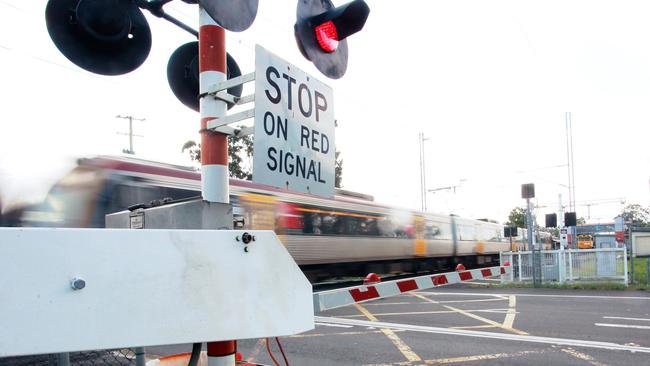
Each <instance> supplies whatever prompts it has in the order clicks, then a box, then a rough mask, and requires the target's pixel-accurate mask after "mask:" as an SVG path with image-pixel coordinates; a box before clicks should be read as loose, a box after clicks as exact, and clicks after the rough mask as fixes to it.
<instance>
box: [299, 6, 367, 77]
mask: <svg viewBox="0 0 650 366" xmlns="http://www.w3.org/2000/svg"><path fill="white" fill-rule="evenodd" d="M369 13H370V8H369V7H368V5H367V4H366V3H365V1H363V0H354V1H352V2H349V3H347V4H345V5H342V6H339V7H334V5H333V4H332V2H331V0H299V1H298V7H297V10H296V17H297V20H296V24H295V26H294V34H295V36H296V42H297V43H298V49H300V52H301V53H302V55H303V56H305V58H306V59H308V60H310V61H311V62H313V63H314V65H315V66H316V68H317V69H318V70H319V71H320V72H322V73H323V74H325V76H327V77H329V78H332V79H338V78H340V77H342V76H343V75H344V74H345V71H346V69H347V65H348V45H347V41H346V38H347V37H348V36H350V35H352V34H354V33H356V32H358V31H360V30H361V29H362V28H363V26H364V25H365V23H366V19H368V14H369Z"/></svg>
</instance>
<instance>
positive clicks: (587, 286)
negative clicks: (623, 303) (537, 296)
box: [481, 282, 650, 292]
mask: <svg viewBox="0 0 650 366" xmlns="http://www.w3.org/2000/svg"><path fill="white" fill-rule="evenodd" d="M481 287H486V286H481ZM487 287H491V288H534V287H535V286H533V283H532V282H512V283H503V284H502V283H495V284H489V285H488V286H487ZM540 288H552V289H565V290H604V291H606V290H615V291H623V290H626V291H629V290H638V291H649V292H650V286H648V285H647V284H635V285H629V286H627V287H626V286H625V285H624V284H622V283H612V282H565V283H543V284H542V285H541V286H540Z"/></svg>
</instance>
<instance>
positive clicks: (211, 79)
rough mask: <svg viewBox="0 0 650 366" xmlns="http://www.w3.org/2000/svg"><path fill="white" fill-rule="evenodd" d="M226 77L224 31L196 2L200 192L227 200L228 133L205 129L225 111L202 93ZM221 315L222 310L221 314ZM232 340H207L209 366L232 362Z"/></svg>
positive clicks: (211, 198) (223, 105)
mask: <svg viewBox="0 0 650 366" xmlns="http://www.w3.org/2000/svg"><path fill="white" fill-rule="evenodd" d="M226 79H227V77H226V31H225V30H224V29H223V28H221V27H220V26H218V25H217V23H216V22H215V21H214V19H212V17H211V16H210V15H209V14H208V12H207V11H205V9H203V7H201V5H199V93H200V95H201V96H202V97H201V100H200V101H199V111H200V114H201V196H202V197H203V199H204V200H206V201H208V202H219V203H229V198H230V197H229V188H228V136H227V135H224V134H221V133H217V132H213V131H208V130H207V129H206V128H207V126H208V122H209V121H211V120H213V119H216V118H221V117H224V116H225V115H226V111H227V107H226V102H224V101H222V100H219V99H216V98H214V97H211V96H206V95H205V93H206V92H207V91H208V88H209V87H210V86H212V85H213V84H216V83H219V82H223V81H225V80H226ZM224 316H225V314H224ZM236 353H237V342H236V341H221V342H208V365H209V366H234V365H235V354H236Z"/></svg>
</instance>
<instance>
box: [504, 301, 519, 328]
mask: <svg viewBox="0 0 650 366" xmlns="http://www.w3.org/2000/svg"><path fill="white" fill-rule="evenodd" d="M516 305H517V298H516V297H515V296H514V295H510V298H509V299H508V313H506V318H505V319H504V320H503V329H512V326H513V325H514V324H515V315H516V314H517V310H516V309H515V306H516Z"/></svg>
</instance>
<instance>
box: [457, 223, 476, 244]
mask: <svg viewBox="0 0 650 366" xmlns="http://www.w3.org/2000/svg"><path fill="white" fill-rule="evenodd" d="M458 232H459V234H460V239H459V240H476V228H475V227H474V226H473V225H467V224H459V225H458Z"/></svg>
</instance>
